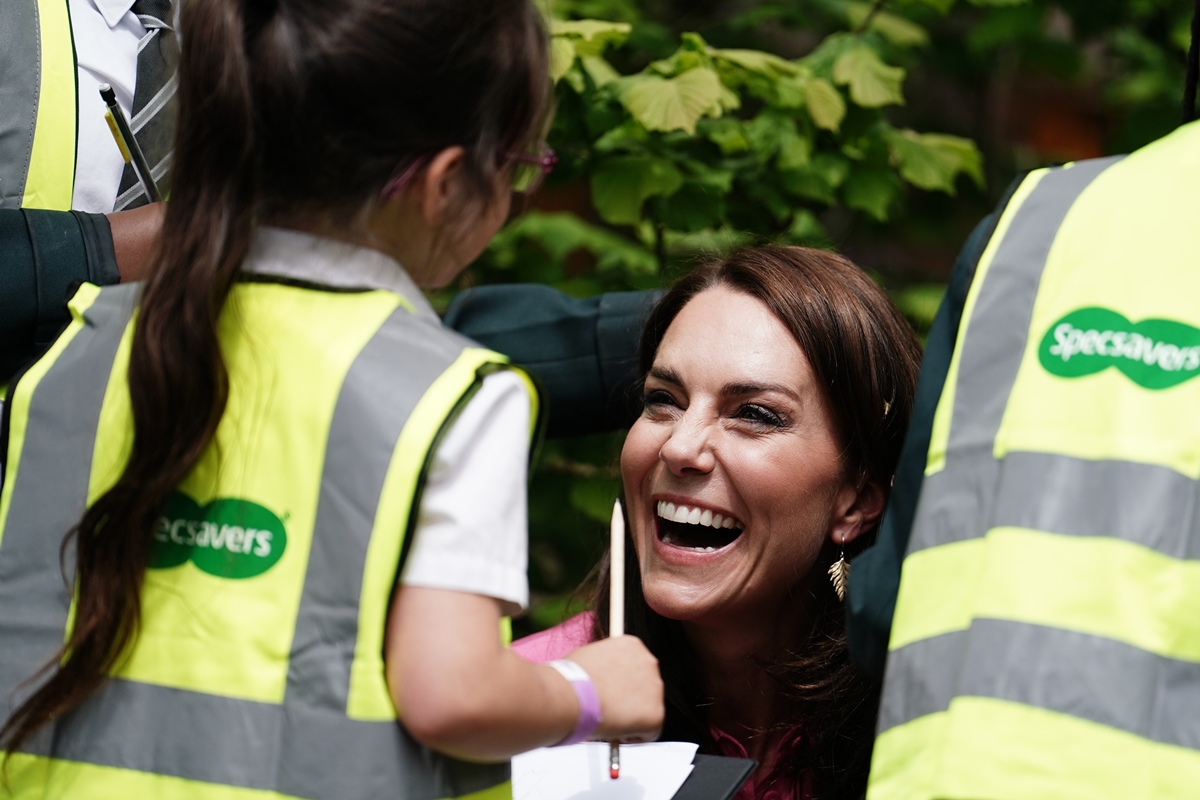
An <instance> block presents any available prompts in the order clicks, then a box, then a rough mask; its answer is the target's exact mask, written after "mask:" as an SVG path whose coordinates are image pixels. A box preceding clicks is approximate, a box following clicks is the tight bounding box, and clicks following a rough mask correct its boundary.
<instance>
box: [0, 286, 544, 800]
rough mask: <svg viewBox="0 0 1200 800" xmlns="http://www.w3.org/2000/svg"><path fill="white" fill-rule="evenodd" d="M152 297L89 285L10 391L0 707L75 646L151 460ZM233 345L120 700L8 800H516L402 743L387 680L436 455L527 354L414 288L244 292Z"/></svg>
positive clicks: (103, 708) (40, 749) (46, 755)
mask: <svg viewBox="0 0 1200 800" xmlns="http://www.w3.org/2000/svg"><path fill="white" fill-rule="evenodd" d="M139 291H140V288H139V287H138V286H137V285H133V286H129V285H126V286H116V287H110V288H106V289H97V288H96V287H94V286H92V285H90V284H85V285H84V286H83V287H82V288H81V289H80V291H79V293H78V294H77V295H76V296H75V298H74V299H73V300H72V301H71V304H70V307H71V311H72V314H73V321H72V323H71V325H70V326H69V327H68V328H67V330H66V331H65V332H64V334H63V335H62V336H61V337H60V338H59V339H58V341H56V342H55V344H54V345H53V347H52V348H51V349H50V350H49V351H48V352H47V354H46V355H45V356H44V357H43V358H42V359H41V360H40V361H38V362H37V363H36V364H35V365H34V366H32V367H31V368H30V369H29V370H28V371H27V372H26V373H25V374H24V376H23V377H22V378H21V379H20V380H19V381H18V382H17V383H16V384H14V385H13V386H12V387H11V391H10V398H9V400H10V402H11V412H10V413H11V422H10V427H9V443H8V451H7V452H8V460H7V474H6V475H5V476H4V482H3V489H2V491H0V693H2V694H0V696H2V697H4V698H5V700H3V701H0V704H3V703H8V698H9V697H10V694H9V693H10V691H12V690H13V689H14V688H16V687H18V685H19V684H21V682H22V681H25V680H26V679H28V678H29V677H30V676H31V675H33V674H34V673H35V672H37V670H38V669H39V667H41V666H42V665H43V664H44V663H46V661H47V659H48V658H50V657H52V656H53V655H54V653H55V652H56V651H57V650H58V649H59V648H60V647H61V645H62V642H63V638H64V635H65V631H66V630H67V628H68V626H69V625H70V620H71V618H72V617H71V605H72V593H71V590H70V588H69V587H66V586H64V583H63V577H62V573H61V571H60V566H59V547H60V545H61V543H62V541H63V536H64V534H66V532H67V531H68V530H69V529H70V528H71V527H72V526H73V525H74V524H75V523H76V522H77V521H78V520H79V518H80V517H81V515H82V513H83V511H84V510H85V508H86V506H87V505H88V504H89V503H92V502H94V501H95V500H96V499H97V498H98V497H99V496H100V495H101V494H103V493H104V492H105V491H106V490H107V489H108V488H109V487H111V486H112V485H113V483H114V482H115V481H116V480H117V478H118V477H119V476H120V473H121V471H122V469H123V467H124V465H125V463H126V461H127V459H128V454H129V451H130V447H131V438H132V430H133V428H132V413H131V409H130V397H129V389H128V382H127V380H126V374H127V373H126V371H127V368H128V361H129V352H130V347H131V342H132V331H133V326H134V324H135V320H136V317H135V316H134V309H135V305H136V301H137V296H138V295H137V293H138V292H139ZM219 336H220V341H221V349H222V353H223V355H224V358H225V362H226V366H227V369H228V374H229V386H230V393H229V400H228V405H227V408H226V411H225V414H224V417H223V418H222V420H221V422H220V425H219V428H218V430H217V433H216V438H215V441H214V442H213V444H212V446H211V447H210V448H209V451H208V452H207V454H206V455H205V456H204V457H203V458H202V460H201V462H200V463H199V464H198V465H197V466H196V468H195V469H194V470H193V471H192V472H191V473H190V474H189V475H188V477H187V478H186V479H185V480H184V482H183V483H182V484H181V485H180V486H179V487H178V489H177V491H176V492H175V493H174V494H173V495H172V497H171V498H170V500H169V502H168V504H167V507H166V510H165V511H164V513H163V516H162V518H161V519H160V520H159V522H158V525H157V528H156V529H155V531H154V533H153V535H154V537H155V543H154V551H153V555H152V557H151V561H150V565H149V569H148V570H147V572H146V577H145V583H144V586H143V589H142V619H141V627H140V631H139V635H138V638H137V640H136V642H135V644H134V645H133V646H132V647H131V649H130V650H129V652H128V653H127V654H126V655H125V656H124V657H123V658H122V659H121V661H120V665H119V667H118V668H117V670H116V671H115V673H114V674H113V677H112V680H111V681H110V682H109V683H108V684H107V685H106V686H105V687H104V688H103V689H102V690H101V691H100V692H98V693H97V694H96V695H94V696H93V697H91V698H90V699H89V700H87V701H86V702H85V703H84V704H83V705H82V706H81V707H80V708H79V709H77V710H76V711H75V712H73V713H71V714H70V715H67V716H66V717H64V718H62V719H59V720H56V721H54V722H53V723H52V724H51V725H50V726H48V728H47V730H46V731H45V733H44V735H39V736H38V737H35V739H34V740H31V742H30V743H29V745H28V747H27V748H26V751H23V752H20V753H16V754H13V756H12V759H11V761H10V763H9V769H8V776H7V778H8V788H9V790H10V791H11V796H12V797H15V798H34V797H36V798H47V797H70V798H79V799H80V800H89V799H90V798H115V797H122V798H125V797H129V798H172V799H174V800H217V799H218V798H220V799H221V800H224V799H226V798H229V799H230V800H233V799H236V800H267V799H268V798H270V800H280V799H281V798H313V799H314V800H356V799H358V798H361V800H368V799H373V798H380V797H388V798H401V799H402V800H436V799H437V798H446V797H467V796H469V797H471V798H497V799H498V798H504V797H509V796H510V795H511V788H510V786H509V783H508V765H507V764H501V765H495V764H492V765H481V764H470V763H465V762H460V761H456V760H453V759H450V758H447V757H444V756H441V755H439V754H437V753H434V752H432V751H430V750H428V749H427V748H425V747H423V746H421V745H419V744H418V743H416V742H415V741H414V740H413V739H411V738H410V737H409V736H408V735H407V734H406V733H405V731H404V729H403V728H402V727H401V725H400V724H399V722H398V720H397V714H396V710H395V708H394V707H393V704H392V701H391V698H390V695H389V693H388V688H387V685H386V682H385V674H384V663H383V645H384V628H385V622H386V618H387V612H388V608H389V604H390V599H391V596H392V591H393V588H394V586H395V582H396V578H397V574H398V571H399V569H400V565H401V564H402V562H403V559H404V553H405V550H406V548H407V546H408V543H409V542H410V540H411V534H412V531H413V528H414V526H415V524H416V517H417V515H416V513H415V511H416V508H417V507H418V504H419V499H420V492H421V487H422V486H423V483H424V478H425V474H426V471H427V469H428V465H429V462H430V459H431V457H432V454H433V452H434V451H435V449H436V445H437V443H438V441H439V438H440V437H441V436H442V434H443V433H444V432H445V430H446V429H447V428H448V427H449V425H450V423H451V422H452V421H453V419H454V418H455V416H456V414H457V412H458V411H459V410H460V409H461V408H462V407H463V406H464V405H465V404H466V402H467V401H468V400H469V399H470V397H471V396H472V395H473V393H474V391H475V389H476V388H477V387H478V385H479V384H480V382H481V381H482V379H483V377H484V376H485V375H487V374H488V373H490V372H492V371H495V370H497V369H508V368H509V367H508V365H507V361H506V359H505V358H504V357H503V356H500V355H498V354H496V353H493V352H490V351H487V350H483V349H480V348H478V347H477V346H475V345H474V344H473V343H471V342H470V341H469V340H467V339H465V338H463V337H461V336H459V335H458V334H455V333H453V332H451V331H448V330H445V329H442V328H440V327H438V326H436V324H431V323H430V321H429V320H427V319H423V318H419V317H417V316H416V315H415V314H414V313H412V309H411V307H410V306H409V304H408V301H407V300H405V299H404V298H402V297H401V296H400V295H397V294H395V293H393V292H389V291H381V290H377V291H361V292H346V291H323V290H320V289H318V288H313V287H302V286H294V285H284V284H282V283H277V282H271V279H261V278H255V279H254V280H253V281H247V282H242V283H239V284H238V285H236V286H235V288H234V290H233V292H232V295H231V297H230V299H229V302H228V304H227V306H226V309H225V312H224V313H223V314H222V317H221V321H220V329H219ZM518 374H520V375H522V376H523V377H525V378H526V383H527V385H528V387H529V391H530V396H531V398H532V399H533V401H534V408H535V414H534V418H535V419H536V418H537V416H538V415H537V413H536V409H537V407H538V405H537V392H536V390H535V389H534V387H533V384H532V383H531V382H530V381H529V380H528V379H527V376H525V375H524V373H521V372H519V371H518ZM66 563H67V564H68V565H70V564H71V559H70V558H69V557H68V558H67V561H66ZM27 693H28V689H21V690H19V691H18V692H17V694H16V698H20V697H25V696H28V694H27ZM3 707H4V708H6V709H9V710H10V709H11V706H3ZM5 715H7V714H5ZM2 791H3V790H0V793H2ZM5 796H9V795H5Z"/></svg>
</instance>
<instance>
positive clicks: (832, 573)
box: [829, 545, 850, 601]
mask: <svg viewBox="0 0 1200 800" xmlns="http://www.w3.org/2000/svg"><path fill="white" fill-rule="evenodd" d="M848 577H850V562H849V561H847V560H846V548H845V546H844V545H843V546H842V551H841V554H840V555H839V556H838V560H837V561H835V562H833V564H831V565H830V567H829V579H830V581H832V582H833V590H834V591H835V592H837V596H838V600H839V601H844V600H845V599H846V578H848Z"/></svg>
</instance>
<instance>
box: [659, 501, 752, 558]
mask: <svg viewBox="0 0 1200 800" xmlns="http://www.w3.org/2000/svg"><path fill="white" fill-rule="evenodd" d="M655 511H656V513H655V515H654V527H655V541H654V549H655V550H656V551H658V552H659V553H660V555H662V556H664V557H667V560H670V561H680V560H681V559H682V562H681V563H698V562H697V559H699V560H700V561H704V560H707V559H709V558H712V557H717V556H719V555H720V554H721V553H722V552H723V551H724V550H726V549H727V548H729V547H731V546H733V544H734V542H736V541H737V540H738V539H739V538H740V537H741V534H742V531H743V530H744V528H745V524H744V523H743V522H742V521H741V520H739V519H737V518H736V517H734V516H733V515H732V514H728V513H726V512H722V511H718V510H716V509H712V508H705V507H704V506H700V505H697V504H695V503H677V502H671V501H668V500H658V501H656V502H655Z"/></svg>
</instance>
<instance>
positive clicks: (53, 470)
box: [0, 285, 137, 718]
mask: <svg viewBox="0 0 1200 800" xmlns="http://www.w3.org/2000/svg"><path fill="white" fill-rule="evenodd" d="M136 300H137V286H136V285H127V286H120V287H113V288H112V289H108V290H106V291H103V292H101V293H100V296H99V297H98V298H97V299H96V301H95V302H94V303H93V304H92V306H91V308H89V309H88V310H87V312H86V313H85V314H84V319H85V321H86V323H87V324H85V325H84V326H83V327H82V328H81V329H80V330H79V332H78V333H77V334H76V335H75V337H74V338H73V339H72V340H71V341H70V343H69V344H68V345H67V346H66V348H65V349H64V350H63V352H62V353H61V354H60V355H59V357H58V360H57V361H55V362H54V364H53V366H51V367H50V369H49V370H47V372H46V374H45V375H44V376H43V377H42V379H41V381H40V382H39V383H38V384H37V386H35V387H34V389H33V396H32V398H31V401H30V405H29V423H28V432H29V433H32V434H33V435H26V437H25V440H24V443H23V445H22V448H21V453H20V460H19V462H18V463H17V471H16V473H15V475H13V479H14V480H15V481H16V484H15V485H14V487H13V494H12V503H11V505H10V506H9V510H8V517H7V519H6V520H4V535H3V539H2V540H0V641H2V642H4V646H3V647H0V711H2V712H3V715H4V717H5V718H7V717H8V713H9V712H11V710H12V709H13V708H14V707H15V704H16V703H19V702H20V701H21V700H22V699H23V698H24V697H26V696H28V690H25V691H21V692H17V693H16V694H12V693H11V692H12V690H14V689H16V688H17V686H18V685H19V684H20V683H21V682H23V681H24V680H25V679H27V678H28V677H29V676H30V675H32V674H33V672H34V671H35V670H37V669H39V668H40V667H42V666H43V665H44V664H45V663H46V662H47V660H48V659H50V658H52V657H53V656H54V654H55V653H56V652H58V650H59V648H61V647H62V642H63V631H64V629H65V628H66V622H67V613H68V610H69V609H70V602H71V598H70V594H69V591H68V589H67V587H66V585H65V583H64V581H63V577H62V571H61V569H60V567H59V548H60V546H61V545H62V542H63V537H65V536H66V534H67V532H68V531H70V529H71V528H72V527H73V526H74V525H75V524H76V523H77V522H79V519H80V518H81V517H82V516H83V512H84V507H85V503H86V498H87V490H88V481H89V477H90V472H91V466H92V451H93V449H94V448H95V442H96V427H97V425H98V424H99V419H100V408H101V406H102V405H103V400H104V392H105V389H106V388H107V387H108V378H109V373H110V371H111V370H112V365H113V361H114V359H115V358H116V353H117V347H118V345H119V344H120V342H121V336H122V334H123V333H124V332H125V325H126V323H127V321H128V320H129V317H130V315H131V314H132V313H133V307H134V304H135V302H136ZM16 391H20V384H19V383H18V384H17V386H15V387H13V391H12V392H10V397H9V400H10V402H11V400H12V396H11V395H12V394H13V393H15V392H16ZM39 429H40V430H39ZM11 467H12V465H11V464H10V465H9V468H10V469H11ZM64 498H71V500H70V502H64ZM69 561H70V559H69V558H68V563H69ZM18 609H19V610H20V613H19V614H18V613H17V610H18Z"/></svg>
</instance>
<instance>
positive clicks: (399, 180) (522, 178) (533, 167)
mask: <svg viewBox="0 0 1200 800" xmlns="http://www.w3.org/2000/svg"><path fill="white" fill-rule="evenodd" d="M431 158H433V154H432V153H430V154H426V155H423V156H417V157H416V158H414V159H413V160H412V161H410V162H409V164H408V166H407V167H405V168H404V171H403V172H401V173H400V174H399V175H397V176H396V177H394V178H392V179H391V180H390V181H388V182H387V185H385V186H384V187H383V191H382V192H380V195H382V197H383V199H385V200H391V199H392V198H393V197H395V196H396V195H398V194H400V193H401V192H402V191H404V189H405V187H406V186H408V184H409V182H411V181H412V179H413V178H415V177H416V176H417V174H418V173H420V171H421V170H423V169H425V167H427V166H428V165H429V161H430V159H431ZM496 161H497V163H498V164H499V165H500V168H501V169H503V168H505V167H509V166H511V167H512V174H511V175H510V176H509V181H510V184H511V186H512V190H513V191H514V192H517V193H518V194H524V195H529V194H533V193H534V192H535V191H537V188H538V187H539V186H541V185H542V181H544V180H545V179H546V176H547V175H549V174H550V173H551V172H552V171H553V170H554V165H555V164H557V163H558V156H556V155H554V151H553V150H551V149H550V146H549V145H548V144H546V143H545V142H538V143H537V144H536V145H534V146H533V148H532V151H531V152H525V153H515V152H511V151H501V152H500V153H499V154H497V156H496Z"/></svg>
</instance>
